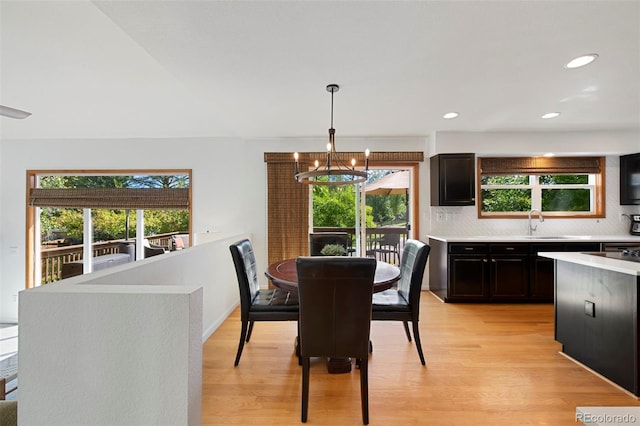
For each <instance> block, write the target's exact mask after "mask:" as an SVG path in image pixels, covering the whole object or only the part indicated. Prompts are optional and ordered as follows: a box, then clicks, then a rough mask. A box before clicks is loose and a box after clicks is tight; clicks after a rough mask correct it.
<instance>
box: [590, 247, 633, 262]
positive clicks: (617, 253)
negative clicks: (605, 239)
mask: <svg viewBox="0 0 640 426" xmlns="http://www.w3.org/2000/svg"><path fill="white" fill-rule="evenodd" d="M606 248H607V247H605V249H606ZM586 254H591V255H593V256H601V257H608V258H609V259H618V260H628V261H630V262H640V247H625V248H621V247H620V250H609V251H607V250H605V251H604V252H599V253H586Z"/></svg>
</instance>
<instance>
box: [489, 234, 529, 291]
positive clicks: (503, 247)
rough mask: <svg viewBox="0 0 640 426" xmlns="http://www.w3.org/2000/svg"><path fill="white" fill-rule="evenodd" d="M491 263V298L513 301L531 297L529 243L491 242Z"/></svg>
mask: <svg viewBox="0 0 640 426" xmlns="http://www.w3.org/2000/svg"><path fill="white" fill-rule="evenodd" d="M489 265H490V267H489V282H490V283H491V288H490V291H489V300H491V301H505V302H507V301H508V302H511V301H520V300H525V299H527V298H528V297H529V244H519V243H515V244H490V245H489Z"/></svg>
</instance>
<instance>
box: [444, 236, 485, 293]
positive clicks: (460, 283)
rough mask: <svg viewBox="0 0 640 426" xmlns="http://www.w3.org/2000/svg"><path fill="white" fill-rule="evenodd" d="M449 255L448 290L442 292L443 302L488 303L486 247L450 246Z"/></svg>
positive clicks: (479, 245)
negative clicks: (454, 300)
mask: <svg viewBox="0 0 640 426" xmlns="http://www.w3.org/2000/svg"><path fill="white" fill-rule="evenodd" d="M432 248H433V247H432ZM445 250H446V248H445ZM449 253H450V254H449V255H448V256H447V257H448V259H449V261H448V268H449V288H448V291H447V289H445V291H444V292H442V295H441V297H442V298H443V299H445V300H447V299H450V298H454V299H456V300H459V301H465V300H467V301H488V300H489V259H488V253H489V247H488V245H486V244H451V245H450V247H449ZM446 293H448V294H446Z"/></svg>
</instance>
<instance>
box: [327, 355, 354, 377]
mask: <svg viewBox="0 0 640 426" xmlns="http://www.w3.org/2000/svg"><path fill="white" fill-rule="evenodd" d="M327 371H328V372H329V373H331V374H342V373H349V372H350V371H351V358H327Z"/></svg>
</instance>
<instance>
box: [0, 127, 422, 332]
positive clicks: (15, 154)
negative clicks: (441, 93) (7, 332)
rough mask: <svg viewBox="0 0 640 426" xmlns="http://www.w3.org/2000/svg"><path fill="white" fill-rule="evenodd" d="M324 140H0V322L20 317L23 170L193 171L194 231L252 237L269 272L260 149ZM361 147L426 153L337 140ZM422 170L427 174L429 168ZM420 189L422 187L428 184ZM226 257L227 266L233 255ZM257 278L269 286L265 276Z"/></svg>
mask: <svg viewBox="0 0 640 426" xmlns="http://www.w3.org/2000/svg"><path fill="white" fill-rule="evenodd" d="M325 145H326V138H325V137H320V138H303V139H300V138H282V139H256V140H241V139H233V138H227V139H213V138H212V139H206V138H192V139H189V138H186V139H119V140H72V141H66V140H15V141H14V140H2V141H0V153H1V156H0V161H1V163H0V190H1V191H0V205H1V206H2V208H1V209H0V217H1V222H0V235H1V236H2V239H1V241H0V244H1V247H0V267H1V271H0V273H1V275H0V308H1V309H0V321H3V322H15V321H17V318H18V302H17V295H18V292H19V291H20V290H22V289H24V281H25V254H24V248H25V235H26V230H25V215H26V212H25V202H26V201H25V200H26V170H28V169H48V170H51V169H60V170H64V169H67V170H70V169H78V170H87V169H184V168H190V169H192V170H193V182H192V190H193V231H194V232H195V233H205V232H206V231H219V232H221V233H223V234H225V235H230V234H251V235H252V243H253V244H254V248H255V251H256V261H257V263H258V268H259V269H261V270H266V266H267V265H266V262H267V260H266V247H267V241H266V238H267V230H266V226H267V218H266V213H267V212H266V209H267V206H266V187H267V183H266V166H265V163H264V152H267V151H274V152H278V151H288V152H293V151H296V150H297V151H323V150H324V146H325ZM366 147H369V148H370V149H371V150H372V151H390V150H399V151H425V150H426V147H425V141H424V138H421V137H413V138H351V139H347V138H344V139H339V140H338V150H339V151H348V150H354V151H363V150H364V149H365V148H366ZM422 169H424V167H421V173H424V174H425V176H426V175H427V174H428V169H425V170H424V171H422ZM421 189H422V191H423V192H424V191H427V189H426V187H425V186H423V187H421ZM425 200H426V201H425ZM421 201H422V202H421V206H420V208H421V212H422V213H421V215H423V216H428V215H427V212H428V211H427V210H426V208H427V206H428V204H429V203H428V198H427V193H426V192H424V194H421ZM424 203H426V204H424ZM9 206H10V208H9ZM422 233H424V232H422ZM225 257H226V259H225V261H227V260H228V262H229V263H230V262H231V256H230V255H228V257H227V256H225ZM214 278H215V277H214ZM260 278H261V279H262V280H263V284H264V285H266V279H264V277H262V276H261V277H260Z"/></svg>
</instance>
